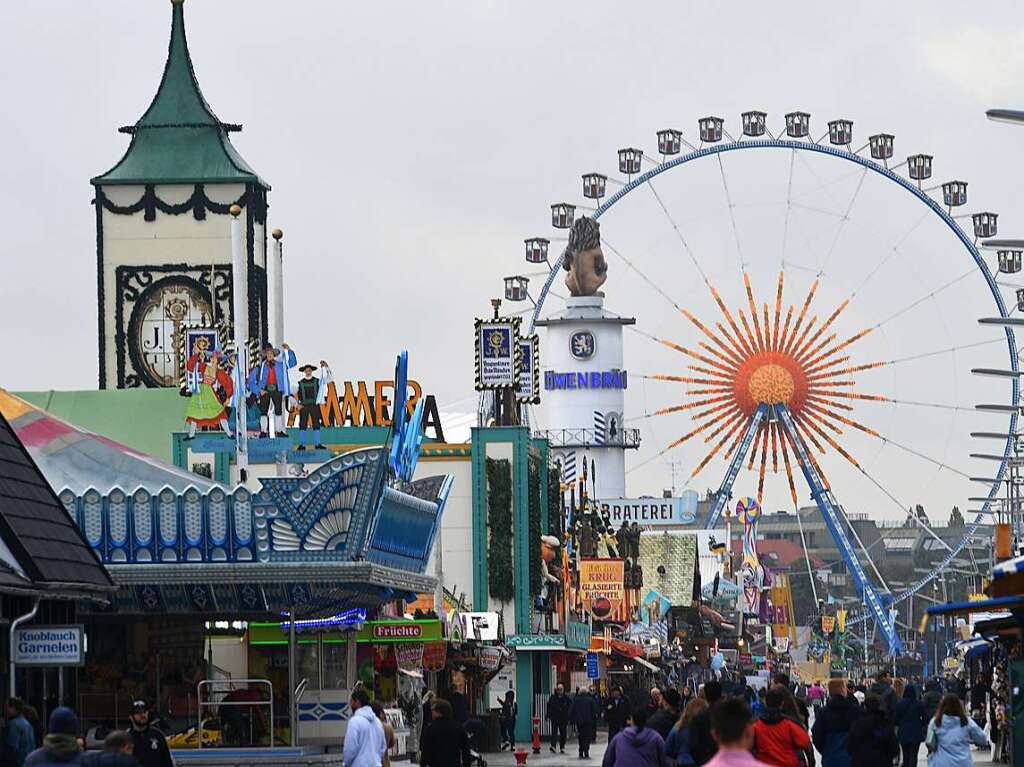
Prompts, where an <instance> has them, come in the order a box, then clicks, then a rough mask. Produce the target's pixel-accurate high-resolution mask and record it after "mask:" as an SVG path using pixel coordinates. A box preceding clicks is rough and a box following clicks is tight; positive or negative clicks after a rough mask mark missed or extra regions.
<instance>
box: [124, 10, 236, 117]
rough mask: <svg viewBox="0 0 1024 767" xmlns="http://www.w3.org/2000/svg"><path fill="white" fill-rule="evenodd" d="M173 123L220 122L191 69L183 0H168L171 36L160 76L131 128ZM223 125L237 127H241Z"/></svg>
mask: <svg viewBox="0 0 1024 767" xmlns="http://www.w3.org/2000/svg"><path fill="white" fill-rule="evenodd" d="M176 125H211V126H220V125H221V122H220V120H219V119H217V115H215V114H214V112H213V110H212V109H211V108H210V105H209V104H208V103H207V102H206V99H205V98H203V92H202V90H200V88H199V81H198V80H196V73H195V70H194V69H193V68H192V57H191V56H189V52H188V38H187V37H186V36H185V2H184V0H171V39H170V43H169V44H168V46H167V62H166V63H165V64H164V73H163V77H161V78H160V87H159V88H157V92H156V95H155V96H154V97H153V101H152V103H151V104H150V105H149V109H147V110H146V113H145V114H143V115H142V117H141V118H140V119H139V121H138V122H137V123H135V126H134V128H135V130H138V129H140V128H162V127H172V126H176ZM224 127H225V128H235V129H236V130H238V129H240V127H241V126H237V127H236V126H224Z"/></svg>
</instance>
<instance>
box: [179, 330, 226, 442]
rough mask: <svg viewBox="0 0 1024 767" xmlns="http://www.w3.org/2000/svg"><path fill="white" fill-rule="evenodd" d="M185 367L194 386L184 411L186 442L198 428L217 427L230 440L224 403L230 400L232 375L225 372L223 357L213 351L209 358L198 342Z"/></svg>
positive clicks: (194, 434) (218, 352)
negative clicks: (221, 395)
mask: <svg viewBox="0 0 1024 767" xmlns="http://www.w3.org/2000/svg"><path fill="white" fill-rule="evenodd" d="M200 340H203V339H200ZM185 368H186V369H187V370H188V372H189V378H190V384H191V386H194V387H195V388H194V390H193V391H192V396H191V397H190V398H189V401H188V407H187V408H185V421H186V422H187V423H188V439H192V438H193V437H195V436H196V429H197V428H198V427H200V426H204V427H214V428H216V427H217V426H220V428H222V429H223V430H224V433H225V434H227V435H228V436H229V437H230V436H231V429H230V428H229V427H228V416H227V412H226V411H225V409H224V403H225V402H227V401H230V399H231V393H232V391H233V390H234V386H233V385H232V383H231V376H230V375H228V372H227V370H225V369H224V357H223V354H222V353H221V352H220V351H214V352H213V353H212V354H209V355H208V354H207V352H206V349H205V348H200V347H199V344H198V342H197V345H196V347H195V348H193V350H192V356H191V357H189V358H188V361H187V362H186V363H185ZM214 386H219V387H220V388H221V390H222V391H223V392H224V400H221V398H220V397H218V396H217V393H216V392H215V391H214V388H213V387H214Z"/></svg>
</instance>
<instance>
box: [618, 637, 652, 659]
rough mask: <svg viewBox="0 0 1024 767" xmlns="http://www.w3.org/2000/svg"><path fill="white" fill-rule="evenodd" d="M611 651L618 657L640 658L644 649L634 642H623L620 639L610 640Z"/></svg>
mask: <svg viewBox="0 0 1024 767" xmlns="http://www.w3.org/2000/svg"><path fill="white" fill-rule="evenodd" d="M611 644H612V650H613V651H615V652H617V653H619V655H625V656H626V657H627V658H642V657H643V655H644V648H643V647H641V646H640V645H638V644H636V643H635V642H623V641H622V640H621V639H613V640H612V643H611Z"/></svg>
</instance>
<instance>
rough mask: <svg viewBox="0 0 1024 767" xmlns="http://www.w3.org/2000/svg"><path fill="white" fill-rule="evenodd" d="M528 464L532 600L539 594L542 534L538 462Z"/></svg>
mask: <svg viewBox="0 0 1024 767" xmlns="http://www.w3.org/2000/svg"><path fill="white" fill-rule="evenodd" d="M528 463H529V477H528V484H529V492H528V496H529V498H528V502H529V510H530V524H529V541H528V544H527V545H528V546H529V551H530V597H531V598H532V597H535V596H537V595H538V594H540V587H541V582H540V537H541V536H542V535H543V534H544V533H543V531H542V530H541V527H540V512H541V508H540V506H541V504H540V461H539V460H535V459H533V458H531V459H530V460H529V461H528ZM531 601H532V599H531Z"/></svg>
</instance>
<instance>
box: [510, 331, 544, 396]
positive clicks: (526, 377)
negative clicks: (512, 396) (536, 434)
mask: <svg viewBox="0 0 1024 767" xmlns="http://www.w3.org/2000/svg"><path fill="white" fill-rule="evenodd" d="M519 359H520V369H519V389H518V391H517V392H516V401H517V402H522V403H528V404H532V405H538V404H540V338H539V337H538V336H537V334H536V333H534V334H533V335H532V336H522V337H520V339H519Z"/></svg>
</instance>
